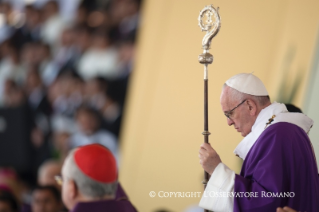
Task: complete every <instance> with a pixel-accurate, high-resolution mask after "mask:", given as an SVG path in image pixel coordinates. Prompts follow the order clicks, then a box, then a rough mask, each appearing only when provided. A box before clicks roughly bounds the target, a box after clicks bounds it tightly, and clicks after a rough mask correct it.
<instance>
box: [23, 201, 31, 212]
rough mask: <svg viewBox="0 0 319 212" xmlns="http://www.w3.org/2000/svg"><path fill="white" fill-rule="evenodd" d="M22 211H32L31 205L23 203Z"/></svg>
mask: <svg viewBox="0 0 319 212" xmlns="http://www.w3.org/2000/svg"><path fill="white" fill-rule="evenodd" d="M21 212H31V205H29V204H25V203H23V204H22V205H21Z"/></svg>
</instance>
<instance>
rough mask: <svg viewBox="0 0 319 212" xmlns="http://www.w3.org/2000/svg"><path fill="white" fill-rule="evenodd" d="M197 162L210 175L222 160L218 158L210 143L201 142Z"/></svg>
mask: <svg viewBox="0 0 319 212" xmlns="http://www.w3.org/2000/svg"><path fill="white" fill-rule="evenodd" d="M198 157H199V163H200V164H201V165H202V167H203V169H204V170H205V171H206V172H207V173H208V174H210V175H212V174H213V172H214V170H215V168H216V167H217V166H218V164H219V163H221V162H222V161H221V160H220V157H219V155H218V154H217V152H216V151H215V150H214V149H213V148H212V147H211V145H210V144H207V143H203V144H202V145H201V146H200V149H199V155H198Z"/></svg>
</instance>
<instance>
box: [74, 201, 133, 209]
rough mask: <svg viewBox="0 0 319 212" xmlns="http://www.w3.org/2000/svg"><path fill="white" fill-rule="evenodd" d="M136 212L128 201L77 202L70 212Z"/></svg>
mask: <svg viewBox="0 0 319 212" xmlns="http://www.w3.org/2000/svg"><path fill="white" fill-rule="evenodd" d="M108 211H109V212H136V210H135V208H134V207H133V206H132V204H131V203H130V202H129V201H125V200H122V201H117V200H103V201H95V202H79V203H78V204H76V206H75V207H74V208H73V210H72V211H71V212H108Z"/></svg>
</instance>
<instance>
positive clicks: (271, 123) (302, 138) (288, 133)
mask: <svg viewBox="0 0 319 212" xmlns="http://www.w3.org/2000/svg"><path fill="white" fill-rule="evenodd" d="M220 103H221V108H222V110H223V113H224V114H225V116H226V118H227V124H228V125H229V126H232V125H233V126H234V128H235V130H237V132H239V133H241V135H242V136H243V137H244V139H243V140H242V141H241V142H240V143H239V145H238V146H237V147H236V149H235V151H234V153H235V154H236V155H237V156H239V157H240V158H242V159H243V160H244V162H243V166H242V169H241V172H240V174H235V172H234V171H232V170H231V169H229V168H228V167H227V166H226V165H225V164H224V163H223V162H222V161H221V159H220V157H219V155H218V154H217V152H216V151H215V150H214V149H213V147H212V146H211V145H210V144H207V143H204V144H202V145H201V147H200V150H199V159H200V164H201V165H202V167H203V168H204V170H205V171H206V172H208V173H209V174H210V175H211V177H210V179H209V181H208V183H207V186H206V190H205V195H203V196H202V199H201V201H200V203H199V205H200V206H201V207H203V208H205V209H208V210H212V211H235V212H239V211H245V212H250V211H258V212H271V211H276V209H277V208H278V207H284V206H289V207H291V208H294V209H295V210H296V211H307V212H310V211H311V212H313V211H319V201H318V200H319V177H318V168H317V164H316V159H315V155H314V152H313V148H312V144H311V141H310V139H309V137H308V135H307V134H308V132H309V130H310V128H311V127H312V125H313V121H312V120H311V119H310V118H308V117H307V116H306V115H304V114H302V113H289V112H288V111H287V108H286V106H285V105H284V104H279V103H276V102H274V103H271V102H270V98H269V95H268V92H267V90H266V88H265V86H264V84H263V83H262V81H261V80H260V79H259V78H257V77H256V76H254V75H253V74H246V73H243V74H238V75H235V76H233V77H231V78H230V79H229V80H227V81H226V83H225V84H224V86H223V89H222V93H221V97H220ZM278 210H281V209H280V208H279V209H278Z"/></svg>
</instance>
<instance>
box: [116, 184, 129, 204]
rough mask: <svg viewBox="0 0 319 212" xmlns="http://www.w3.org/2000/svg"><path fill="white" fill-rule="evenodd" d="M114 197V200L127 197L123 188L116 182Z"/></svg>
mask: <svg viewBox="0 0 319 212" xmlns="http://www.w3.org/2000/svg"><path fill="white" fill-rule="evenodd" d="M115 199H116V200H121V199H128V197H127V195H126V193H125V191H124V189H123V188H122V186H121V184H120V183H118V184H117V190H116V194H115Z"/></svg>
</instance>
